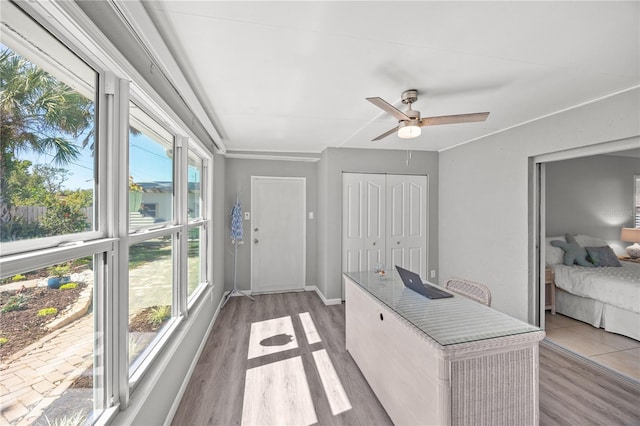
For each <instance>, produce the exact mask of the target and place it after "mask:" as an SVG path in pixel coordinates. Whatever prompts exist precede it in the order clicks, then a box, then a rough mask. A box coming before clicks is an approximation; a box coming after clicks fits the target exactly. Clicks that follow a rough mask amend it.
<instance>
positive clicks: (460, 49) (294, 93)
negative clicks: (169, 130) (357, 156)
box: [144, 1, 640, 153]
mask: <svg viewBox="0 0 640 426" xmlns="http://www.w3.org/2000/svg"><path fill="white" fill-rule="evenodd" d="M639 5H640V2H637V1H633V2H620V3H617V2H604V1H603V2H576V1H567V2H406V3H405V2H396V1H387V2H362V1H356V2H269V1H261V2H243V1H240V2H237V1H236V2H219V1H149V2H145V3H144V6H145V8H146V9H147V12H148V13H149V15H150V17H151V18H152V20H153V21H154V23H155V24H156V26H157V28H158V30H159V31H160V33H161V34H162V35H163V38H164V40H165V42H166V43H167V45H168V46H169V48H170V50H171V51H172V52H173V54H174V56H175V58H176V60H177V62H178V64H180V66H181V68H182V71H183V73H184V74H185V75H186V77H187V79H188V80H189V81H190V83H191V85H192V87H193V89H194V91H195V93H196V94H198V96H199V98H200V101H201V103H202V105H203V106H204V109H205V111H206V112H207V114H209V116H210V117H211V120H212V121H213V123H215V126H216V128H217V130H218V133H219V134H220V136H221V137H222V142H223V144H224V146H225V147H226V149H227V150H230V151H244V150H249V151H276V152H277V151H280V152H316V153H317V152H321V151H322V150H323V149H325V148H326V147H357V148H389V149H394V148H399V149H406V148H408V147H409V148H411V149H414V150H442V149H445V148H447V147H451V146H455V145H458V144H461V143H466V142H470V141H473V140H475V139H478V138H482V137H483V136H486V135H488V134H491V133H495V132H499V131H501V130H504V129H507V128H510V127H513V126H517V125H519V124H522V123H525V122H528V121H531V120H535V119H537V118H540V117H544V116H547V115H549V114H554V113H556V112H559V111H562V110H565V109H567V108H571V107H574V106H576V105H580V104H583V103H585V102H590V101H593V100H596V99H599V98H601V97H605V96H608V95H610V94H613V93H616V92H619V91H623V90H626V89H629V88H632V87H636V86H638V85H639V84H640V7H639ZM407 89H418V90H419V92H420V95H419V98H418V101H417V102H416V103H415V104H414V105H413V107H414V109H417V110H419V111H421V113H422V116H423V117H427V116H437V115H448V114H461V113H469V112H482V111H490V112H491V114H490V115H489V118H488V119H487V120H486V121H485V122H481V123H466V124H453V125H443V126H433V127H426V128H423V129H422V130H423V131H422V136H420V137H419V138H417V139H413V140H410V141H405V140H402V139H399V138H398V137H397V136H396V135H395V134H394V135H392V136H389V137H387V138H386V139H384V140H382V141H378V142H371V139H373V138H374V137H376V136H378V135H379V134H381V133H383V132H385V131H386V130H388V129H390V128H393V127H395V126H396V124H397V123H396V121H395V119H394V118H392V117H390V116H389V115H388V114H386V113H384V112H382V111H381V110H380V109H378V108H377V107H375V106H374V105H372V104H370V103H369V102H367V101H366V100H365V98H366V97H372V96H379V97H382V98H383V99H385V100H387V101H388V102H389V103H392V104H394V105H396V106H397V107H399V108H400V109H404V106H402V104H401V103H400V95H401V93H402V91H404V90H407Z"/></svg>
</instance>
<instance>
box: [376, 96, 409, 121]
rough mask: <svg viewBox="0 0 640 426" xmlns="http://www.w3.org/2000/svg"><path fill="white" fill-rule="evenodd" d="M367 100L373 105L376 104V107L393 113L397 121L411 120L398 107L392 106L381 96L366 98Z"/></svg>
mask: <svg viewBox="0 0 640 426" xmlns="http://www.w3.org/2000/svg"><path fill="white" fill-rule="evenodd" d="M367 100H368V101H369V102H371V103H372V104H374V105H375V106H377V107H378V108H380V109H383V110H385V111H386V112H388V113H389V114H391V115H393V116H394V117H395V118H396V119H397V120H399V121H403V120H406V121H409V120H411V119H410V118H409V117H408V116H407V115H406V114H405V113H404V112H402V111H400V110H399V109H397V108H396V107H394V106H393V105H391V104H390V103H389V102H387V101H385V100H384V99H382V98H377V97H376V98H367Z"/></svg>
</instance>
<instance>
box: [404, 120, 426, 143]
mask: <svg viewBox="0 0 640 426" xmlns="http://www.w3.org/2000/svg"><path fill="white" fill-rule="evenodd" d="M418 124H419V121H418V120H411V121H409V122H405V121H403V122H400V123H399V124H398V137H399V138H402V139H413V138H417V137H418V136H420V134H421V133H422V130H421V129H420V126H419V125H418Z"/></svg>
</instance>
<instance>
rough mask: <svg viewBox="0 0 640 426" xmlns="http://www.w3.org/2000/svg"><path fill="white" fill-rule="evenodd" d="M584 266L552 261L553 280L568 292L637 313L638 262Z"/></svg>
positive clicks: (639, 301) (639, 294)
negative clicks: (612, 265) (602, 266)
mask: <svg viewBox="0 0 640 426" xmlns="http://www.w3.org/2000/svg"><path fill="white" fill-rule="evenodd" d="M620 263H621V264H622V267H604V268H588V267H584V266H577V265H574V266H566V265H562V264H559V265H553V269H554V272H555V284H556V287H559V288H561V289H563V290H565V291H567V292H569V293H572V294H575V295H578V296H582V297H588V298H591V299H594V300H598V301H601V302H603V303H606V304H609V305H612V306H616V307H618V308H622V309H626V310H629V311H632V312H636V313H640V264H639V263H631V262H620Z"/></svg>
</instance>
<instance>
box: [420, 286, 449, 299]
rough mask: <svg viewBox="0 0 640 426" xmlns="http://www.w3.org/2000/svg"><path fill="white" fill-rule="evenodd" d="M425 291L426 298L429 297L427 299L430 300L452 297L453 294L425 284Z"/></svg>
mask: <svg viewBox="0 0 640 426" xmlns="http://www.w3.org/2000/svg"><path fill="white" fill-rule="evenodd" d="M424 289H425V296H427V298H429V299H442V298H443V297H451V296H452V295H451V293H448V292H446V291H444V290H441V289H439V288H438V287H436V286H432V285H430V284H425V285H424Z"/></svg>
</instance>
